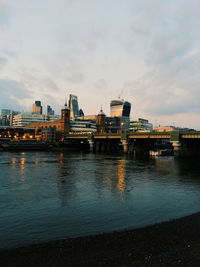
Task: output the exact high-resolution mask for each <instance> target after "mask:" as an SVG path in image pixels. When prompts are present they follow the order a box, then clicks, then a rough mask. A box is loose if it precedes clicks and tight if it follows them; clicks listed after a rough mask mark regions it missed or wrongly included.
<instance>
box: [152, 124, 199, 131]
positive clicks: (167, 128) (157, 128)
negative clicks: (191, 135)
mask: <svg viewBox="0 0 200 267" xmlns="http://www.w3.org/2000/svg"><path fill="white" fill-rule="evenodd" d="M153 130H154V131H155V132H173V131H195V130H194V129H189V128H181V127H176V126H160V125H159V126H158V127H155V128H154V129H153Z"/></svg>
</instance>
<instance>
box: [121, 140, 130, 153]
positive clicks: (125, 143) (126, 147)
mask: <svg viewBox="0 0 200 267" xmlns="http://www.w3.org/2000/svg"><path fill="white" fill-rule="evenodd" d="M121 143H122V147H123V152H124V153H128V142H127V140H121Z"/></svg>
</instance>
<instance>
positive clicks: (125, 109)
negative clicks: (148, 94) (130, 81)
mask: <svg viewBox="0 0 200 267" xmlns="http://www.w3.org/2000/svg"><path fill="white" fill-rule="evenodd" d="M130 111H131V104H130V103H129V102H127V101H124V100H120V99H119V100H112V101H111V103H110V116H111V117H112V118H113V117H128V118H129V116H130Z"/></svg>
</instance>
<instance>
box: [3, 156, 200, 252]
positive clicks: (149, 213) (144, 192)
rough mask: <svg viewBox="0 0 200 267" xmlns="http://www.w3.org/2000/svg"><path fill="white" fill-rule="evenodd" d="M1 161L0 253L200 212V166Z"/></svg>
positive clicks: (119, 160) (165, 161)
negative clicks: (48, 241)
mask: <svg viewBox="0 0 200 267" xmlns="http://www.w3.org/2000/svg"><path fill="white" fill-rule="evenodd" d="M0 156H1V158H0V211H1V212H0V229H1V231H0V240H1V242H0V248H8V247H17V246H22V245H25V244H31V243H38V242H43V241H47V240H52V239H60V238H65V237H74V236H80V235H88V234H96V233H102V232H110V231H113V230H120V229H124V228H136V227H141V226H145V225H149V224H152V223H155V222H160V221H165V220H169V219H172V218H176V217H180V216H184V215H187V214H191V213H193V212H196V211H199V210H200V208H199V207H200V192H199V188H200V177H199V174H200V166H199V164H198V159H180V160H174V158H173V157H166V158H157V159H140V160H136V159H133V158H131V157H128V156H123V155H122V156H120V155H114V156H113V155H103V154H81V153H71V154H70V153H53V152H52V153H46V152H26V153H25V152H24V153H9V152H1V154H0Z"/></svg>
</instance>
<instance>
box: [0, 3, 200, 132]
mask: <svg viewBox="0 0 200 267" xmlns="http://www.w3.org/2000/svg"><path fill="white" fill-rule="evenodd" d="M199 14H200V1H199V0H190V1H188V0H168V1H161V0H28V1H27V0H0V109H1V108H9V109H13V110H19V111H25V112H27V111H31V106H32V104H33V103H34V101H35V100H41V101H42V105H43V106H44V108H45V107H46V105H47V104H50V105H51V106H52V108H53V109H55V110H56V112H57V113H58V114H59V112H60V109H61V107H62V106H63V104H64V102H65V100H66V99H68V96H69V94H75V95H77V96H78V100H79V106H80V108H82V109H83V111H84V113H85V114H88V115H89V114H97V113H98V112H99V110H100V108H101V106H102V107H103V110H104V112H105V113H106V115H108V116H109V115H110V101H111V100H114V99H118V97H121V98H122V99H125V100H127V101H129V102H130V103H131V104H132V109H131V118H132V119H137V118H139V117H140V118H145V119H149V121H150V122H152V123H153V124H154V126H155V125H159V124H160V125H176V126H180V127H190V128H195V129H200V71H199V70H200V18H199Z"/></svg>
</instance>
